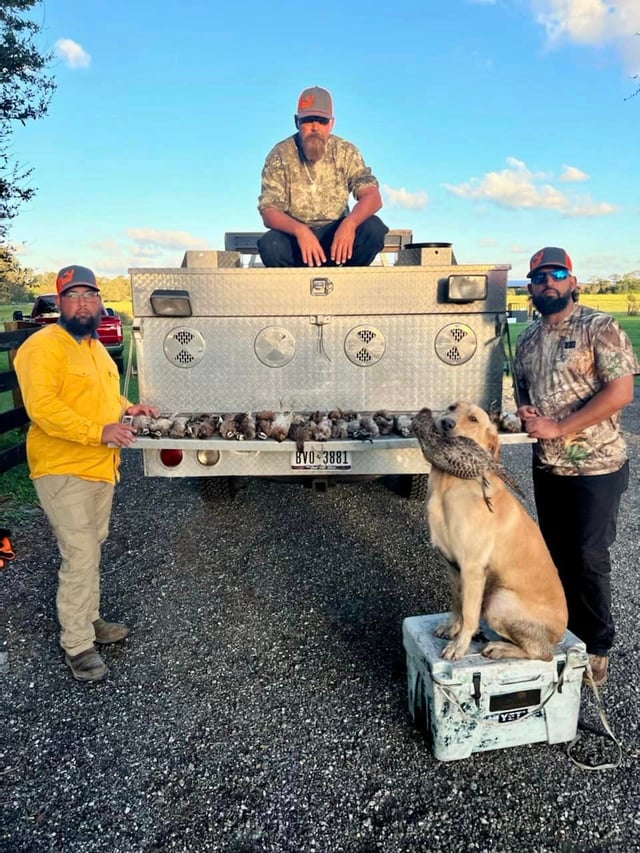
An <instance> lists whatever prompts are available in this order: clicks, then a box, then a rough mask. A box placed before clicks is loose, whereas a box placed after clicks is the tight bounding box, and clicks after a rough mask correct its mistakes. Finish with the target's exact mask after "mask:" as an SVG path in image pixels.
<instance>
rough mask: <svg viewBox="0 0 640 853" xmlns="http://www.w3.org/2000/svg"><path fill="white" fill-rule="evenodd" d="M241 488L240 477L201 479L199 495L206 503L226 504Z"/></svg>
mask: <svg viewBox="0 0 640 853" xmlns="http://www.w3.org/2000/svg"><path fill="white" fill-rule="evenodd" d="M241 487H242V478H241V477H201V478H200V494H201V496H202V499H203V500H204V501H206V502H207V503H228V502H229V501H232V500H234V498H235V496H236V495H237V494H238V492H239V491H240V489H241Z"/></svg>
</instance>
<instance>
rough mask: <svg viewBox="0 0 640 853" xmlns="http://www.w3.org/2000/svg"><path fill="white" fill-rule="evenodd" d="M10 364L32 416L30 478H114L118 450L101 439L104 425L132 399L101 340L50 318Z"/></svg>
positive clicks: (118, 455) (116, 472)
mask: <svg viewBox="0 0 640 853" xmlns="http://www.w3.org/2000/svg"><path fill="white" fill-rule="evenodd" d="M14 368H15V371H16V374H17V376H18V381H19V383H20V391H21V392H22V398H23V400H24V404H25V408H26V410H27V413H28V415H29V418H30V419H31V426H30V428H29V433H28V435H27V461H28V463H29V470H30V472H31V478H32V479H37V478H38V477H43V476H44V475H46V474H62V475H65V474H66V475H72V476H75V477H81V478H82V479H85V480H93V481H103V482H107V483H115V482H116V481H117V480H118V479H119V474H118V472H119V468H120V451H119V450H118V449H116V448H112V447H107V445H106V444H102V443H101V438H102V430H103V428H104V427H105V426H106V425H107V424H110V423H115V422H116V421H119V420H120V418H121V417H122V415H123V414H124V412H125V410H126V409H127V408H128V407H129V406H130V405H131V403H129V401H128V400H127V399H126V398H125V397H123V396H122V395H121V394H120V380H119V376H118V370H117V367H116V365H115V363H114V361H113V359H112V358H111V356H110V355H109V353H108V352H107V351H106V349H105V348H104V346H103V345H102V344H101V343H100V341H99V340H97V339H96V338H83V339H82V340H81V341H78V340H76V338H74V337H73V335H71V334H70V333H69V332H67V331H66V330H65V329H64V328H63V327H62V326H61V325H59V324H58V323H53V324H51V325H50V326H45V327H44V328H43V329H42V330H41V331H39V332H36V333H35V334H34V335H31V337H29V338H28V339H27V340H26V341H25V342H24V343H23V344H22V346H21V347H20V348H19V349H18V352H17V354H16V357H15V359H14Z"/></svg>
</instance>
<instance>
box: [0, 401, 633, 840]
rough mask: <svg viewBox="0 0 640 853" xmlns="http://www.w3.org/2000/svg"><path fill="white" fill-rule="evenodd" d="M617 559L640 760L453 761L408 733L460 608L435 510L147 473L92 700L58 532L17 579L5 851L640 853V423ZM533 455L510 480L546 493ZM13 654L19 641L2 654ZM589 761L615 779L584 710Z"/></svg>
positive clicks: (612, 702)
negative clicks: (118, 627)
mask: <svg viewBox="0 0 640 853" xmlns="http://www.w3.org/2000/svg"><path fill="white" fill-rule="evenodd" d="M625 425H626V428H627V432H628V440H629V445H630V450H631V456H632V482H631V487H630V490H629V492H628V493H627V495H626V496H625V499H624V503H623V509H622V512H621V518H620V524H619V536H618V542H617V544H616V546H615V549H614V552H613V554H614V563H615V567H614V593H615V601H614V605H615V616H616V620H617V625H618V637H617V643H616V647H615V656H614V657H613V659H612V667H611V675H610V682H609V686H608V688H607V690H606V693H605V696H604V703H605V708H606V714H607V717H608V720H609V723H610V725H611V727H612V729H613V731H614V732H615V733H616V735H617V736H618V737H619V738H620V739H621V741H622V745H623V752H622V762H621V764H620V766H619V767H618V768H617V769H615V770H608V771H604V772H587V771H584V770H581V769H579V768H578V767H577V766H576V765H574V764H573V763H572V762H571V761H570V760H569V758H568V757H567V755H566V752H565V746H564V745H562V744H559V745H549V744H546V743H542V744H534V745H529V746H521V747H514V748H510V749H503V750H497V751H493V752H484V753H475V754H473V755H472V756H471V757H469V758H467V759H463V760H460V761H455V762H438V761H436V760H435V759H434V757H433V756H432V754H431V752H430V750H429V747H428V745H427V744H426V742H425V740H424V738H423V736H422V734H421V733H420V732H418V731H417V730H415V729H414V728H413V727H412V725H411V723H410V720H409V717H408V713H407V695H406V684H405V657H404V650H403V647H402V640H401V623H402V620H403V618H404V617H405V616H408V615H415V614H418V613H435V612H440V611H444V610H446V609H447V607H448V592H447V584H446V580H445V578H446V572H445V569H444V567H443V564H442V562H441V561H440V559H439V558H438V557H437V555H436V554H435V552H434V551H433V550H432V548H431V547H430V545H429V539H428V535H427V532H426V527H425V523H424V520H423V508H422V507H421V506H420V505H418V504H415V503H410V502H408V501H406V500H404V499H402V498H400V497H399V496H397V495H396V494H394V493H393V492H392V491H390V490H389V489H388V488H386V487H385V485H384V484H383V483H382V482H373V483H364V484H359V485H339V486H336V487H334V488H332V489H330V490H329V492H328V493H327V494H315V493H313V492H311V491H310V490H308V489H305V488H302V487H301V486H299V485H296V484H281V483H271V482H265V481H252V482H250V483H249V485H248V486H247V488H246V489H244V490H242V491H241V492H240V494H239V495H238V497H237V498H236V500H235V501H234V502H233V503H230V504H228V505H224V506H217V507H216V506H213V505H211V504H206V503H203V501H202V499H201V498H200V495H199V493H198V491H197V489H196V488H195V487H194V485H193V484H192V483H190V482H187V481H185V480H176V481H171V480H157V479H149V480H145V479H143V478H142V464H141V454H139V453H138V452H134V451H131V452H127V453H126V454H125V461H124V466H123V474H124V477H123V482H122V483H121V485H120V486H119V488H118V490H117V493H116V502H115V507H114V514H113V522H112V530H111V536H110V538H109V541H108V543H107V544H106V546H105V549H104V571H103V601H104V605H105V607H104V610H105V614H104V615H106V616H107V617H115V618H122V619H124V620H126V621H127V622H128V623H129V624H130V625H131V626H132V628H133V630H132V634H131V636H130V638H129V639H128V640H127V641H125V643H123V644H121V646H119V647H118V646H114V647H111V648H110V649H109V650H108V651H107V652H106V655H105V656H106V660H107V662H108V664H109V666H110V668H111V672H110V675H109V678H108V680H107V681H105V682H103V683H100V684H96V685H80V684H77V683H75V682H74V681H73V680H72V678H71V677H70V674H69V672H68V670H67V669H66V667H65V666H64V664H63V662H62V655H61V652H60V649H59V647H58V645H57V627H56V622H55V611H54V598H55V573H56V567H57V562H58V558H57V552H56V549H55V545H54V541H53V539H52V536H51V533H50V531H49V528H48V525H47V523H46V520H45V519H44V517H43V516H42V515H41V514H40V513H36V514H35V515H34V516H33V519H32V520H31V521H29V522H28V523H26V524H25V525H24V526H23V527H22V528H21V529H20V530H14V534H15V542H16V546H17V550H18V554H19V559H17V560H16V561H15V562H14V563H13V564H12V565H11V566H10V567H9V568H8V570H6V571H5V572H3V573H1V574H0V612H1V613H2V614H3V615H2V620H3V621H4V622H5V623H6V646H5V647H4V648H5V650H6V651H8V665H7V666H5V667H4V671H3V672H0V693H1V696H0V762H1V765H2V766H1V768H0V792H1V793H0V797H1V799H0V851H3V853H4V851H7V853H32V851H33V853H35V851H64V853H92V852H93V851H104V853H120V851H122V852H123V853H130V851H131V853H138V851H139V853H161V851H162V853H165V851H166V853H168V851H224V853H250V851H251V852H253V851H255V852H256V853H257V851H276V852H277V853H279V851H282V853H284V851H291V853H302V851H319V853H333V852H334V851H336V853H337V851H345V853H369V851H388V853H395V852H396V851H398V853H399V852H400V851H407V853H409V851H429V853H439V851H443V853H444V851H447V853H454V852H455V851H465V853H466V851H486V853H489V851H492V853H493V851H496V853H507V851H516V850H517V851H519V853H520V852H521V851H522V853H526V852H527V851H567V853H569V851H572V852H573V851H594V853H595V851H620V853H628V852H629V851H638V850H640V813H639V809H638V803H639V802H640V773H639V772H638V767H637V763H638V761H637V759H638V755H639V754H640V734H639V731H638V724H639V720H640V713H639V710H638V709H639V706H640V656H639V654H638V651H639V633H638V613H639V611H640V608H639V598H640V593H639V591H638V578H637V575H638V562H639V560H638V548H639V546H638V541H639V539H640V537H639V530H638V528H639V525H640V506H639V504H640V488H639V482H638V477H639V464H638V458H639V450H640V404H639V403H638V402H636V403H635V404H634V405H632V406H631V407H629V409H628V410H627V412H626V413H625ZM529 454H530V449H529V448H528V447H511V448H507V449H506V450H505V452H504V454H503V461H504V462H505V464H506V465H507V466H508V467H509V468H510V469H511V470H512V471H513V472H514V473H515V474H516V475H517V477H518V478H519V480H520V482H521V483H522V484H523V485H524V486H525V487H526V490H527V494H528V495H529V498H528V502H529V506H530V507H531V490H530V477H529ZM1 639H2V637H0V640H1ZM580 730H581V731H582V739H581V741H580V744H579V746H578V750H577V751H578V755H579V756H580V757H581V758H582V759H583V760H585V761H590V762H594V761H606V760H611V759H613V758H615V749H614V744H613V743H612V741H611V740H610V739H608V738H607V737H606V736H604V735H603V729H602V724H601V722H600V720H599V718H598V713H597V708H596V706H595V703H594V699H593V695H592V694H591V692H590V691H587V690H586V689H584V690H583V698H582V706H581V719H580Z"/></svg>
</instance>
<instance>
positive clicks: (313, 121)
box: [298, 116, 331, 125]
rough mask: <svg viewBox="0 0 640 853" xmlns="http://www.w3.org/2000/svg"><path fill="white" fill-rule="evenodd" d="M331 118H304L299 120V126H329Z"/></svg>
mask: <svg viewBox="0 0 640 853" xmlns="http://www.w3.org/2000/svg"><path fill="white" fill-rule="evenodd" d="M330 121H331V119H330V118H326V117H325V116H303V117H302V118H299V119H298V124H325V125H326V124H329V122H330Z"/></svg>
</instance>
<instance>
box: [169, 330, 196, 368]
mask: <svg viewBox="0 0 640 853" xmlns="http://www.w3.org/2000/svg"><path fill="white" fill-rule="evenodd" d="M163 349H164V354H165V355H166V357H167V358H168V359H169V361H170V362H171V364H173V365H174V366H175V367H194V366H195V365H196V364H199V363H200V362H201V361H202V359H203V357H204V351H205V343H204V338H203V337H202V335H201V334H200V332H196V331H195V330H194V329H186V328H180V329H172V330H171V331H170V332H169V334H168V335H167V336H166V338H165V339H164V344H163Z"/></svg>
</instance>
